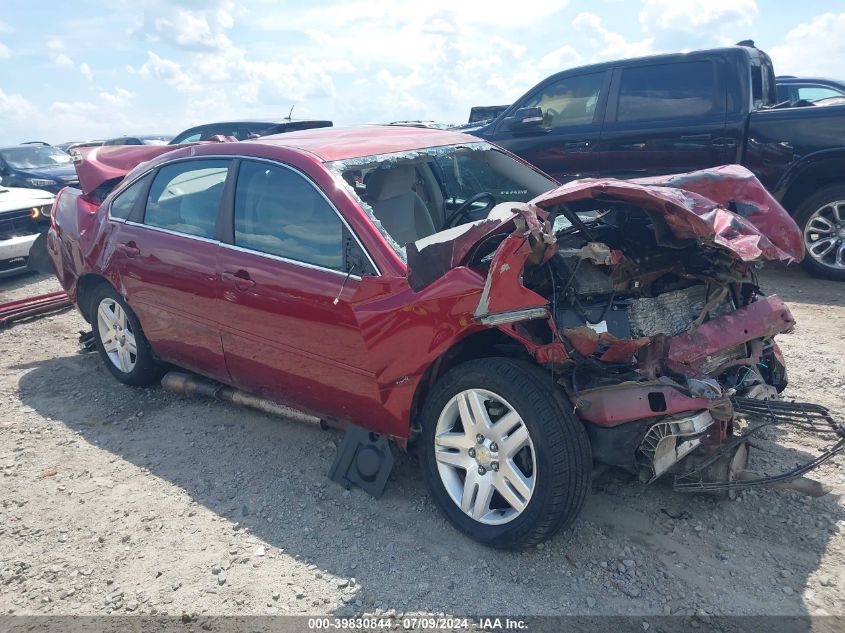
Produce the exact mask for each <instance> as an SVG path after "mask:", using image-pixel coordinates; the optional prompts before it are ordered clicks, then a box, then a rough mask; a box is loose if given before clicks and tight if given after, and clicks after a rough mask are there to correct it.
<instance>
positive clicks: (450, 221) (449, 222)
mask: <svg viewBox="0 0 845 633" xmlns="http://www.w3.org/2000/svg"><path fill="white" fill-rule="evenodd" d="M485 198H486V199H487V205H486V206H485V207H484V208H483V209H482V211H483V212H485V213H489V211H490V209H492V208H493V207H495V206H496V198H495V197H494V196H493V194H492V193H490V192H489V191H482V192H481V193H477V194H475V195H474V196H473V197H472V198H470V199H469V200H465V201H464V203H463V204H462V205H461V206H459V207H458V208H457V209H455V210H454V211H453V212H452V215H450V216H449V217H448V218H446V222H444V225H443V228H446V229H448V228H451V227H453V226H457V222H456V220H460V219H462V218H464V219H466V220H467V221H468V222H469V221H472V218H470V217H469V211H470V209H472V205H474V204H475V203H476V202H478V201H479V200H484V199H485Z"/></svg>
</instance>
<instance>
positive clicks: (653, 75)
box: [616, 61, 756, 122]
mask: <svg viewBox="0 0 845 633" xmlns="http://www.w3.org/2000/svg"><path fill="white" fill-rule="evenodd" d="M755 90H756V89H755ZM715 106H716V73H715V72H714V67H713V63H712V62H709V61H701V62H681V63H675V64H656V65H654V66H639V67H635V68H626V69H625V70H623V71H622V83H621V85H620V88H619V109H618V111H617V115H616V120H617V121H620V122H624V121H657V120H663V119H683V118H687V117H695V116H702V115H705V114H709V113H711V112H712V111H713V110H714V109H715Z"/></svg>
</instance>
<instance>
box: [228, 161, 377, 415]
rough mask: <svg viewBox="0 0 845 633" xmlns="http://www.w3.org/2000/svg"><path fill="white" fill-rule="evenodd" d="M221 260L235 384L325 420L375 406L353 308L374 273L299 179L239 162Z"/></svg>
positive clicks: (346, 231) (323, 201) (275, 166)
mask: <svg viewBox="0 0 845 633" xmlns="http://www.w3.org/2000/svg"><path fill="white" fill-rule="evenodd" d="M229 209H230V214H231V215H230V219H229V220H228V222H229V224H228V227H229V228H230V233H229V235H228V236H227V237H226V239H225V241H226V242H228V244H223V245H221V250H220V255H219V257H218V271H219V287H220V290H219V297H220V301H219V305H218V308H217V309H216V310H215V312H216V314H217V316H218V319H219V321H220V323H221V331H222V337H223V348H224V352H225V357H226V365H227V367H228V369H229V372H230V374H231V377H232V381H233V382H234V384H236V385H238V386H240V387H242V388H244V389H247V390H249V391H252V392H255V393H258V394H260V395H263V396H265V397H268V398H271V399H274V400H278V401H281V402H287V403H289V404H291V405H293V406H296V407H298V408H302V409H305V410H307V411H311V412H313V413H317V414H319V415H322V416H327V417H335V418H339V419H347V420H348V419H356V418H360V416H361V415H362V412H366V411H372V410H373V407H374V405H376V404H377V402H378V392H377V388H376V381H375V377H374V374H373V372H372V370H371V369H370V368H369V367H368V364H367V353H366V349H365V347H364V342H363V337H362V335H361V332H360V330H359V328H358V324H357V321H356V319H355V316H354V314H353V312H352V310H351V308H350V306H349V303H348V301H349V299H350V298H351V297H352V295H353V294H354V293H355V290H356V289H357V287H358V284H359V282H360V279H361V276H362V275H364V274H373V273H375V267H374V265H373V264H372V263H371V261H370V260H369V258H368V257H367V256H366V255H365V253H364V250H363V248H362V247H361V245H360V243H359V242H358V241H357V239H356V238H355V236H354V235H353V234H352V232H351V229H350V228H349V227H348V226H347V225H346V223H345V222H344V221H343V219H342V217H341V216H340V214H339V213H338V211H337V210H336V209H335V208H334V206H333V205H332V204H331V203H330V202H329V200H328V198H327V197H326V196H325V195H324V194H323V192H322V191H320V190H319V189H318V187H317V186H316V185H315V184H314V183H313V182H312V181H311V180H310V179H308V178H307V177H306V176H305V175H304V174H303V173H301V172H300V171H298V170H296V169H294V168H293V167H290V166H287V165H283V164H280V163H275V162H268V161H262V160H247V159H243V160H241V161H240V163H239V167H238V175H237V186H236V188H235V191H234V192H233V196H232V198H231V203H230V205H229Z"/></svg>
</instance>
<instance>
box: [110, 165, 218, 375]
mask: <svg viewBox="0 0 845 633" xmlns="http://www.w3.org/2000/svg"><path fill="white" fill-rule="evenodd" d="M230 165H231V160H230V159H228V158H194V159H188V160H179V161H174V162H172V163H168V164H165V165H163V166H161V167H160V168H158V170H157V171H156V172H155V174H154V175H152V176H151V177H150V178H149V184H148V185H147V190H146V192H145V195H143V196H142V198H141V202H142V203H139V204H135V205H134V206H133V209H132V210H131V212H130V213H129V215H128V217H127V219H126V221H125V222H124V223H123V225H122V226H121V227H120V230H119V232H118V233H117V237H116V242H117V243H116V248H117V251H118V252H117V258H118V271H119V273H120V278H121V282H122V284H123V289H124V291H125V295H126V297H127V300H128V302H129V304H130V306H131V307H132V309H133V310H134V311H135V313H136V314H137V315H138V319H139V320H140V321H141V326H142V327H143V328H144V333H145V334H146V336H147V338H148V339H149V340H150V343H151V344H152V346H153V349H154V350H155V352H156V353H157V354H158V355H159V356H160V357H161V358H162V359H163V360H165V361H169V362H172V363H175V364H177V365H179V366H182V367H186V368H189V369H193V370H195V371H197V372H200V373H202V374H205V375H207V376H211V377H213V378H217V379H219V380H227V379H228V373H227V372H226V366H225V362H224V358H223V346H222V342H221V340H220V332H219V329H218V326H217V323H216V320H215V307H216V305H217V302H216V292H217V283H216V282H217V253H218V250H219V245H218V244H219V243H218V240H217V236H216V233H215V231H216V223H217V218H218V215H219V212H220V204H221V200H222V199H223V190H224V188H225V186H226V180H227V177H228V174H229V168H230ZM124 193H128V191H127V192H124ZM121 202H122V201H121V199H120V196H118V197H116V198H115V200H114V202H113V203H112V207H111V209H112V213H113V215H115V216H117V215H119V214H120V212H115V211H116V209H115V208H116V207H120V205H121Z"/></svg>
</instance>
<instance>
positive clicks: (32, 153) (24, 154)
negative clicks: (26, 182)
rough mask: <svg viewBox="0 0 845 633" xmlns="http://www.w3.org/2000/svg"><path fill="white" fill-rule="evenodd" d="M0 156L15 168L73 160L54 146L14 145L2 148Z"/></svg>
mask: <svg viewBox="0 0 845 633" xmlns="http://www.w3.org/2000/svg"><path fill="white" fill-rule="evenodd" d="M0 156H2V157H3V160H5V161H6V162H7V163H8V164H9V165H11V166H12V167H14V168H15V169H34V168H37V167H55V166H57V165H69V164H70V163H71V161H72V160H73V159H72V158H71V157H70V155H69V154H66V153H65V152H63V151H62V150H60V149H56V148H55V147H28V146H27V147H14V148H11V149H4V150H3V151H2V152H0Z"/></svg>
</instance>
